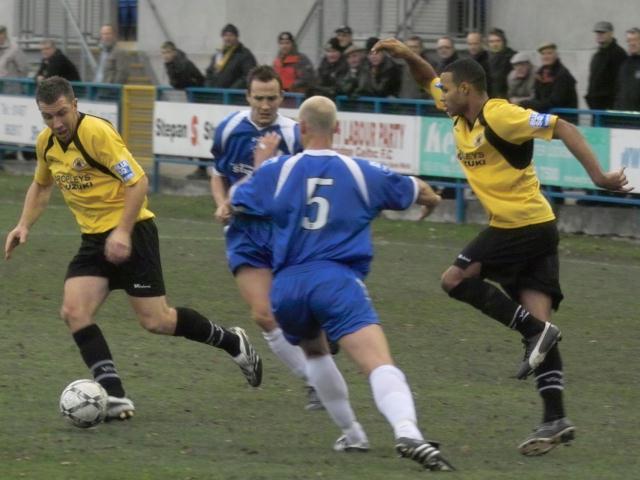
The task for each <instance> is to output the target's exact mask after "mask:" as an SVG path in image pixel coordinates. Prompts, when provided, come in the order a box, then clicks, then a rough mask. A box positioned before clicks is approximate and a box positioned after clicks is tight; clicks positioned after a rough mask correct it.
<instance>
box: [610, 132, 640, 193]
mask: <svg viewBox="0 0 640 480" xmlns="http://www.w3.org/2000/svg"><path fill="white" fill-rule="evenodd" d="M610 134H611V143H610V145H611V153H610V155H609V168H610V170H611V171H615V170H620V169H621V168H622V167H625V168H626V170H625V174H626V175H627V178H628V179H629V184H630V185H631V186H633V187H635V189H634V193H640V133H639V132H638V130H623V129H617V128H616V129H611V130H610Z"/></svg>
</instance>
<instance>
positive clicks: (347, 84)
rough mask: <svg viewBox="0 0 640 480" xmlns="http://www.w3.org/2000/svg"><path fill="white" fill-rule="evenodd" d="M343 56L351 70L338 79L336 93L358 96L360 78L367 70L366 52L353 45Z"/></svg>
mask: <svg viewBox="0 0 640 480" xmlns="http://www.w3.org/2000/svg"><path fill="white" fill-rule="evenodd" d="M343 56H344V57H345V58H346V59H347V64H348V65H349V69H348V70H347V71H346V72H345V73H344V74H343V75H341V76H339V77H338V79H337V83H336V93H337V94H338V95H347V96H356V95H357V94H356V91H357V90H358V86H359V85H360V77H361V76H362V74H363V71H364V69H365V63H366V62H365V56H366V50H365V48H364V47H358V46H356V45H351V46H350V47H349V48H347V49H346V50H345V51H344V53H343ZM414 83H415V82H414Z"/></svg>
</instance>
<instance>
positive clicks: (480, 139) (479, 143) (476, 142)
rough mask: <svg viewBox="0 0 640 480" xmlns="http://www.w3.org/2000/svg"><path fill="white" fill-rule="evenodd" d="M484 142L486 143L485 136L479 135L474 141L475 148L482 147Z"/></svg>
mask: <svg viewBox="0 0 640 480" xmlns="http://www.w3.org/2000/svg"><path fill="white" fill-rule="evenodd" d="M483 141H484V135H483V134H482V133H481V134H480V135H478V136H477V137H476V138H474V139H473V146H474V147H479V146H480V145H482V142H483Z"/></svg>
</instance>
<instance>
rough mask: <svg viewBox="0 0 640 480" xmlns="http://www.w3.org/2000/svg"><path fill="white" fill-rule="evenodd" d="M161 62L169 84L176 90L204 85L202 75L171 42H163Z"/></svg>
mask: <svg viewBox="0 0 640 480" xmlns="http://www.w3.org/2000/svg"><path fill="white" fill-rule="evenodd" d="M161 53H162V61H163V62H164V68H165V70H166V71H167V76H168V77H169V83H170V84H171V86H172V87H173V88H175V89H177V90H184V89H185V88H187V87H201V86H202V85H204V75H202V73H201V72H200V70H198V67H196V66H195V65H194V63H193V62H192V61H191V60H189V59H188V58H187V55H186V54H185V53H184V52H183V51H182V50H180V49H179V48H177V47H176V45H175V43H173V42H164V43H163V44H162V47H161Z"/></svg>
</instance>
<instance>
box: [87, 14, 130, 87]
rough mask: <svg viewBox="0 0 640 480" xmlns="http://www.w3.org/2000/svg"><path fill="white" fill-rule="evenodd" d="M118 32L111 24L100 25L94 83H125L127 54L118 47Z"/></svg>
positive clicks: (127, 71)
mask: <svg viewBox="0 0 640 480" xmlns="http://www.w3.org/2000/svg"><path fill="white" fill-rule="evenodd" d="M117 36H118V32H117V31H116V29H115V27H114V26H113V25H108V24H107V25H103V26H102V27H100V56H99V57H98V68H97V70H96V75H95V77H94V79H93V81H94V82H96V83H119V84H124V83H127V80H128V78H129V56H128V55H127V52H126V51H124V50H122V49H121V48H119V47H118V40H117Z"/></svg>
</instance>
